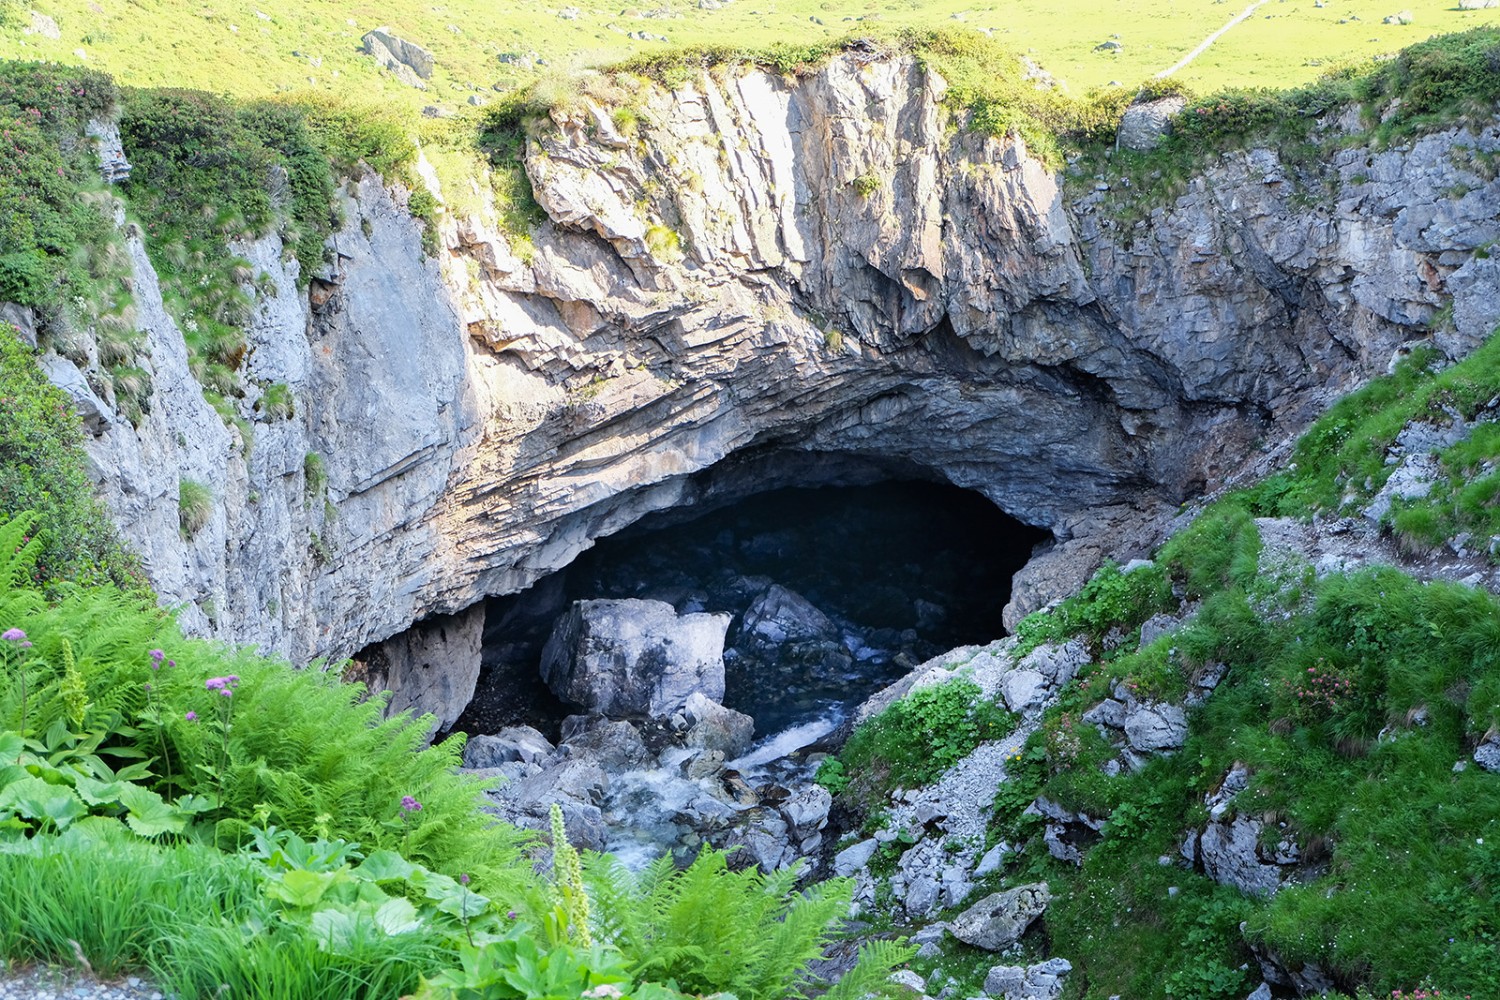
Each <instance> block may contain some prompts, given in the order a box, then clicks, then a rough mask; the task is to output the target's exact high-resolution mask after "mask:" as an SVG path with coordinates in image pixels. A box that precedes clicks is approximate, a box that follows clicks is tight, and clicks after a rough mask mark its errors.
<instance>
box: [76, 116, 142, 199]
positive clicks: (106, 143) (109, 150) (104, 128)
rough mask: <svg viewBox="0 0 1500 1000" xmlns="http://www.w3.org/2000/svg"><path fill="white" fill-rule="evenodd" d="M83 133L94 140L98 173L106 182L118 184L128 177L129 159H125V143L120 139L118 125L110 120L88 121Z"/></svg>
mask: <svg viewBox="0 0 1500 1000" xmlns="http://www.w3.org/2000/svg"><path fill="white" fill-rule="evenodd" d="M84 134H85V135H87V136H88V137H89V138H91V139H93V140H94V151H95V153H96V155H98V157H99V175H100V176H101V177H102V178H103V179H104V183H106V184H118V183H120V182H121V181H124V180H128V179H129V178H130V170H131V167H130V161H129V160H127V159H125V144H124V143H123V142H122V141H121V140H120V127H119V126H118V125H117V124H115V123H114V122H112V121H101V120H97V119H96V120H94V121H90V122H89V123H88V125H87V126H86V127H85V128H84Z"/></svg>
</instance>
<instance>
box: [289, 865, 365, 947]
mask: <svg viewBox="0 0 1500 1000" xmlns="http://www.w3.org/2000/svg"><path fill="white" fill-rule="evenodd" d="M289 874H298V873H289ZM300 874H307V873H306V872H303V873H300ZM355 931H356V926H355V920H354V918H353V917H351V916H350V915H349V914H347V913H345V912H344V911H343V910H319V911H318V912H317V913H314V914H313V915H312V934H313V937H314V938H316V939H317V941H318V947H319V948H320V949H322V950H323V951H328V952H333V953H335V954H340V953H344V952H348V951H349V950H350V949H351V948H352V946H353V944H354V935H355Z"/></svg>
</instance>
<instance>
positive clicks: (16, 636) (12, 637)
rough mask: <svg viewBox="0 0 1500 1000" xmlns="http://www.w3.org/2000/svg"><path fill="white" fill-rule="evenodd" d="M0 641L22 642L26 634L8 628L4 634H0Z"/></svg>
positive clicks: (16, 629)
mask: <svg viewBox="0 0 1500 1000" xmlns="http://www.w3.org/2000/svg"><path fill="white" fill-rule="evenodd" d="M0 639H4V640H5V641H6V642H24V641H25V639H26V633H25V632H22V631H21V630H20V629H18V628H8V629H6V630H5V631H4V632H0ZM27 645H30V643H27Z"/></svg>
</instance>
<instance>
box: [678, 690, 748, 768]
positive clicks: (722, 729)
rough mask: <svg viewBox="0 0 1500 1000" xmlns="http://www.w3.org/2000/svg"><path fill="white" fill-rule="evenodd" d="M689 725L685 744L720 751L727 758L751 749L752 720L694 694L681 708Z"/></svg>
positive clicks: (695, 692) (696, 693)
mask: <svg viewBox="0 0 1500 1000" xmlns="http://www.w3.org/2000/svg"><path fill="white" fill-rule="evenodd" d="M683 713H684V715H685V716H686V719H687V720H688V722H689V725H690V728H689V729H688V731H687V737H686V740H687V745H688V746H690V747H700V748H703V749H707V750H720V751H723V753H724V755H725V756H726V757H738V756H739V755H740V754H742V753H744V752H745V751H746V750H748V749H749V748H750V743H751V741H752V740H753V739H754V738H755V720H754V719H752V718H750V716H748V715H746V714H745V713H743V712H736V711H735V710H734V709H732V708H725V707H724V706H723V705H720V704H719V703H718V702H716V701H713V700H711V699H710V698H708V697H706V696H705V695H704V694H703V693H702V692H701V691H694V692H693V693H692V694H691V695H689V696H688V700H687V702H686V703H685V704H684V705H683Z"/></svg>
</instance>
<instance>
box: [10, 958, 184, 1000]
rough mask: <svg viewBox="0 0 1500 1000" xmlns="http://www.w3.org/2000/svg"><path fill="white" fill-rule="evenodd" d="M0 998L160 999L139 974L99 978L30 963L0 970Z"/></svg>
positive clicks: (155, 990) (156, 992) (60, 999)
mask: <svg viewBox="0 0 1500 1000" xmlns="http://www.w3.org/2000/svg"><path fill="white" fill-rule="evenodd" d="M0 1000H164V994H163V993H162V991H161V990H159V989H157V988H156V987H155V986H153V985H152V984H151V983H149V982H147V981H146V980H144V979H142V978H140V977H139V976H126V977H125V978H123V979H116V980H109V981H105V980H101V979H99V978H97V977H95V976H90V975H88V974H86V973H84V972H81V971H80V970H78V969H65V968H59V967H57V966H45V965H30V966H22V967H20V968H16V969H9V970H4V971H0Z"/></svg>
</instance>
